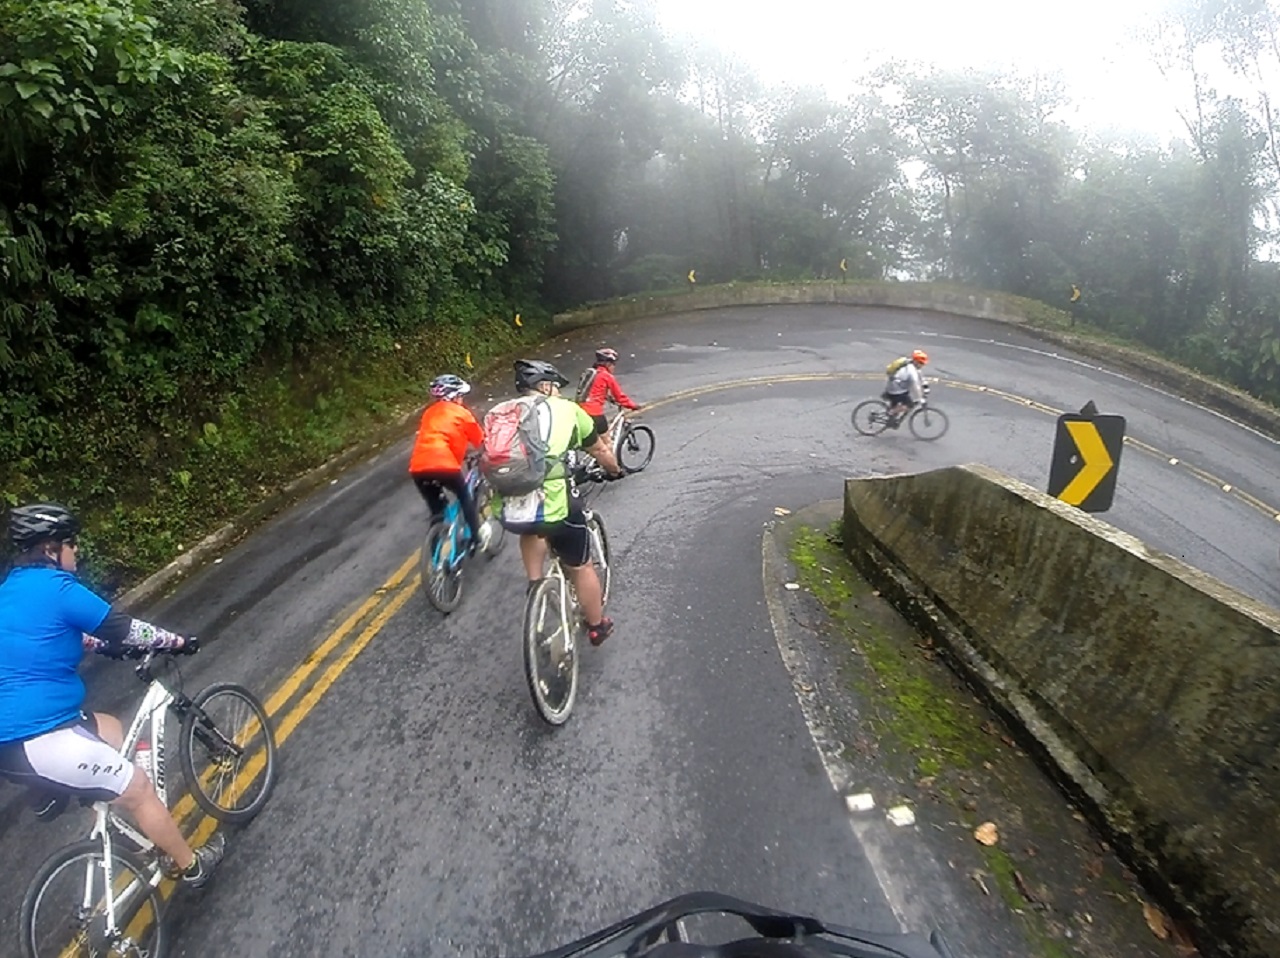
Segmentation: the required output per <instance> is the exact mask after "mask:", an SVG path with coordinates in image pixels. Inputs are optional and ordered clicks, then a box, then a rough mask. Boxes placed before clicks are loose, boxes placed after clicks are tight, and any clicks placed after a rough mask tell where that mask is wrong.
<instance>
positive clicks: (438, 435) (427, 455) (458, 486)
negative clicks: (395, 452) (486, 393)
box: [409, 373, 489, 552]
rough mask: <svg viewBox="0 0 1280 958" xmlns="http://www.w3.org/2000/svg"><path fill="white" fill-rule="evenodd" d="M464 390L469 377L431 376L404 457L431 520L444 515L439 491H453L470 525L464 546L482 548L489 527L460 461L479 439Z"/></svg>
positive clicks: (477, 424)
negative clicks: (424, 403) (428, 396)
mask: <svg viewBox="0 0 1280 958" xmlns="http://www.w3.org/2000/svg"><path fill="white" fill-rule="evenodd" d="M469 392H471V384H470V383H469V382H467V381H466V380H465V379H462V378H460V377H458V376H454V375H451V374H449V373H445V374H444V375H443V376H437V377H436V378H435V379H433V380H432V381H431V397H432V402H431V403H430V404H429V405H428V406H427V408H426V409H425V410H423V413H422V419H421V420H419V422H418V435H417V438H416V439H415V440H414V443H413V453H412V454H411V455H410V456H409V475H410V476H412V477H413V482H414V485H416V486H417V487H418V492H419V493H421V494H422V498H423V499H425V500H426V502H427V508H428V509H430V510H431V518H432V520H433V521H434V520H439V519H441V518H442V517H443V516H444V509H445V499H444V490H445V489H448V490H449V491H450V492H452V493H453V494H454V495H455V496H457V498H458V504H459V506H461V508H462V515H463V516H464V517H465V518H466V520H467V526H468V527H469V528H470V529H471V543H470V546H469V548H470V549H471V551H473V552H474V551H475V550H476V549H477V548H479V549H484V548H487V547H488V545H489V541H488V533H489V529H488V527H487V526H484V525H482V524H481V522H480V515H479V513H478V512H477V510H476V502H475V499H474V498H473V497H472V495H471V487H470V486H469V485H468V483H467V475H466V468H465V463H464V460H465V459H466V457H467V450H468V448H475V449H479V448H480V446H481V445H483V443H484V431H483V430H482V429H481V428H480V422H479V420H477V419H476V417H475V415H474V414H473V413H472V412H471V410H470V409H468V408H467V407H466V406H465V405H464V404H463V402H462V397H463V396H465V395H466V394H467V393H469Z"/></svg>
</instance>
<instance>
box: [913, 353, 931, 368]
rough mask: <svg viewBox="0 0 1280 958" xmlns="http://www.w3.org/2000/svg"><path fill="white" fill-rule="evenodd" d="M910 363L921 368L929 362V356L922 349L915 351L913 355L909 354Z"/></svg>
mask: <svg viewBox="0 0 1280 958" xmlns="http://www.w3.org/2000/svg"><path fill="white" fill-rule="evenodd" d="M911 361H912V362H913V363H915V364H916V365H917V366H923V365H924V364H925V363H927V362H928V361H929V354H928V353H926V352H925V351H924V350H923V349H917V350H916V351H915V352H914V353H912V354H911Z"/></svg>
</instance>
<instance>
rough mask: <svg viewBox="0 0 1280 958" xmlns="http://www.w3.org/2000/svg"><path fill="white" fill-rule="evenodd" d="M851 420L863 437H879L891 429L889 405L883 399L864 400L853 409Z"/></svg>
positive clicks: (850, 415)
mask: <svg viewBox="0 0 1280 958" xmlns="http://www.w3.org/2000/svg"><path fill="white" fill-rule="evenodd" d="M876 413H879V416H876ZM849 419H850V420H851V421H852V422H853V428H854V429H856V430H857V431H858V432H860V433H862V435H864V436H878V435H880V433H882V432H884V431H885V430H886V429H887V428H889V404H888V403H886V402H885V401H884V400H883V399H864V400H862V402H860V403H858V405H856V406H854V407H853V412H852V413H850V414H849Z"/></svg>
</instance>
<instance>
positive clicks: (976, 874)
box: [970, 872, 991, 895]
mask: <svg viewBox="0 0 1280 958" xmlns="http://www.w3.org/2000/svg"><path fill="white" fill-rule="evenodd" d="M970 877H972V878H973V880H974V881H976V882H977V883H978V887H979V888H981V889H982V894H984V895H990V894H991V889H990V888H988V887H987V883H986V882H984V881H983V880H982V872H974V873H973V875H972V876H970Z"/></svg>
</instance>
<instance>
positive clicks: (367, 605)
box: [266, 551, 419, 715]
mask: <svg viewBox="0 0 1280 958" xmlns="http://www.w3.org/2000/svg"><path fill="white" fill-rule="evenodd" d="M418 555H419V553H418V552H416V551H415V552H414V553H413V555H411V556H409V558H408V559H406V560H405V562H404V565H402V566H400V568H399V569H397V570H396V571H395V572H394V573H392V575H391V578H389V579H387V581H386V582H384V583H382V585H380V586H378V588H377V589H376V590H375V591H374V593H373V594H372V595H371V596H369V598H367V599H365V600H364V602H362V603H361V604H360V605H359V607H357V608H356V610H355V611H354V612H352V613H351V614H350V615H349V616H347V618H346V619H345V620H344V621H343V623H342V624H341V625H340V626H338V628H337V629H335V630H334V632H333V634H331V635H330V636H329V637H328V638H327V639H325V640H324V642H322V643H321V644H320V646H319V647H318V648H317V649H316V650H315V651H314V652H312V653H310V654H309V655H308V656H307V657H306V658H305V659H303V660H302V664H301V665H299V666H298V668H297V669H295V670H294V671H293V673H292V674H291V675H289V676H288V678H286V679H285V680H284V681H283V682H281V683H280V685H279V687H277V688H276V690H275V691H274V692H273V693H271V697H270V698H269V699H267V702H266V706H267V714H268V715H275V713H276V712H277V711H279V709H280V707H281V706H283V705H284V703H285V702H287V701H288V700H289V699H290V698H292V697H293V695H294V693H295V692H297V691H298V689H299V688H300V687H301V686H302V683H303V682H305V681H306V680H307V677H308V676H309V675H310V674H311V673H312V672H313V671H315V669H316V668H317V667H318V666H319V665H320V663H321V662H322V661H324V659H325V657H326V656H327V655H328V654H329V653H330V652H331V651H333V649H334V647H335V646H336V645H337V644H338V643H339V642H341V641H342V640H343V639H344V638H345V637H346V636H347V633H349V632H350V631H351V630H352V629H354V628H355V627H356V625H357V624H359V622H360V621H361V620H362V619H363V618H364V617H365V616H366V615H368V614H369V613H370V612H371V611H373V609H374V608H376V607H377V605H378V604H379V603H380V602H382V601H383V600H384V599H386V597H387V594H388V593H390V592H392V591H393V590H395V589H396V588H397V587H398V586H399V585H400V583H401V582H403V581H404V577H405V576H407V575H408V574H409V572H410V571H411V570H412V569H413V567H414V566H415V565H416V564H417V562H418Z"/></svg>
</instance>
